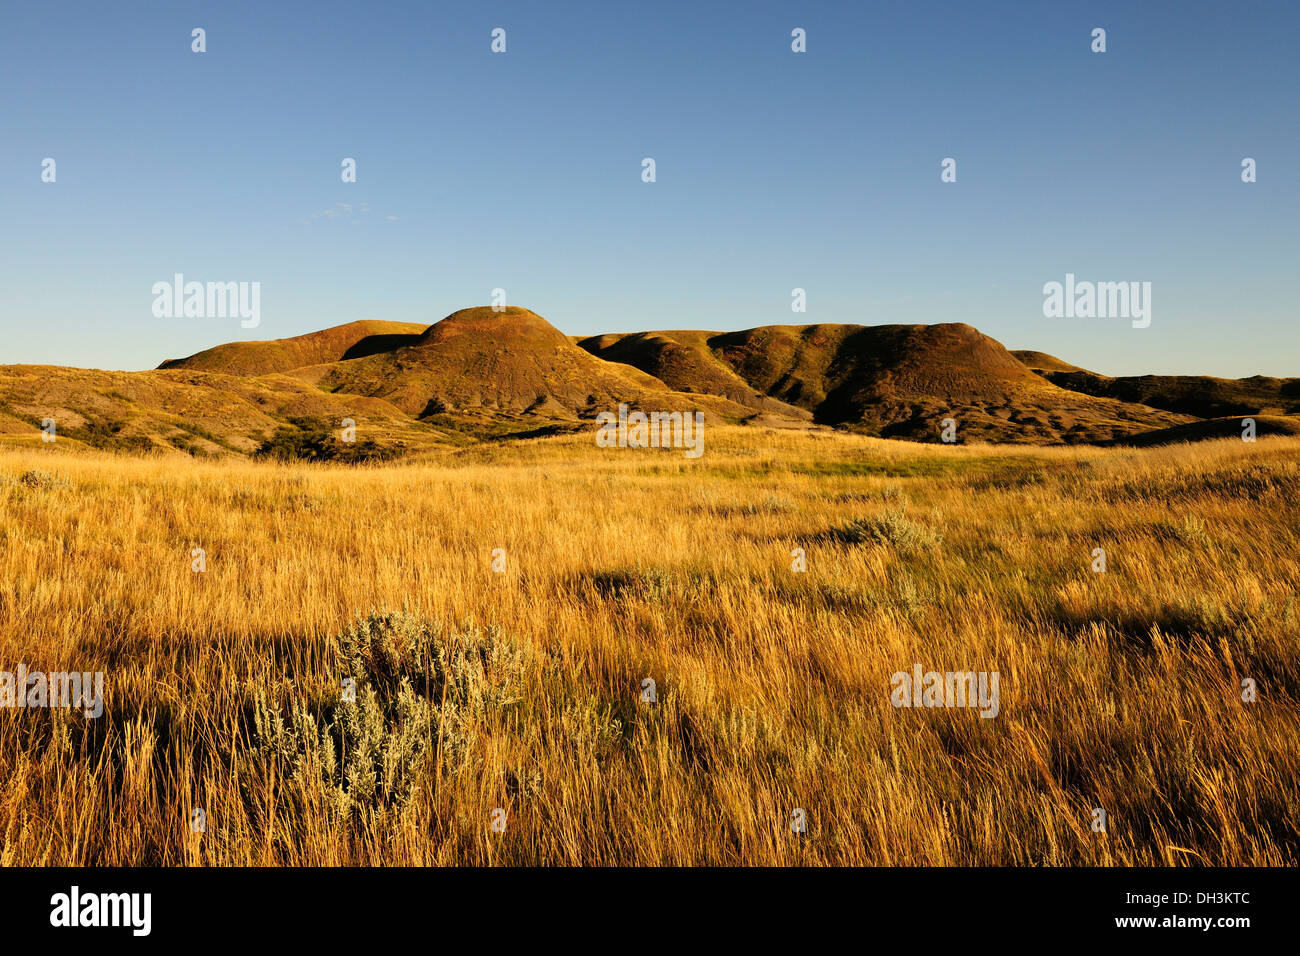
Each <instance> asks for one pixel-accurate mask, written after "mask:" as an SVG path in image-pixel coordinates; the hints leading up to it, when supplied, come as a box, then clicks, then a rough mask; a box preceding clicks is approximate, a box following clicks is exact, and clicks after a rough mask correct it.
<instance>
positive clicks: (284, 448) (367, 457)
mask: <svg viewBox="0 0 1300 956" xmlns="http://www.w3.org/2000/svg"><path fill="white" fill-rule="evenodd" d="M292 422H293V424H291V425H287V426H284V427H282V428H280V429H278V430H277V431H276V432H275V434H274V435H272V436H271V437H270V438H268V439H266V440H265V441H264V442H262V445H261V447H259V448H258V449H257V451H256V452H254V455H256V456H257V457H259V458H272V459H275V460H276V461H319V462H326V461H328V462H339V463H341V464H345V465H358V464H364V463H368V462H381V461H391V460H392V459H394V458H399V457H401V456H402V455H404V454H405V453H406V448H405V446H403V445H401V444H396V445H380V444H379V443H378V442H376V441H374V440H373V439H370V438H367V439H365V440H363V441H355V442H345V441H342V440H341V439H340V438H338V437H337V436H336V435H334V433H333V432H332V431H331V430H330V427H329V425H328V424H326V423H325V422H323V421H320V420H319V419H312V418H295V419H293V420H292Z"/></svg>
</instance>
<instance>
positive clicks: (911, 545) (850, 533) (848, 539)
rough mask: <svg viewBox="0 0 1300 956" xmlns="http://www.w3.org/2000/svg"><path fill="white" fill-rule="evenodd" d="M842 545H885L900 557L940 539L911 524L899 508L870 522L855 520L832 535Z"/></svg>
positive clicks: (926, 529)
mask: <svg viewBox="0 0 1300 956" xmlns="http://www.w3.org/2000/svg"><path fill="white" fill-rule="evenodd" d="M832 536H833V537H834V538H836V539H837V540H839V541H842V542H844V543H846V544H887V545H890V546H891V547H893V549H894V550H895V551H897V552H899V553H900V554H912V553H915V552H917V551H922V550H925V549H927V548H933V547H935V546H936V545H938V544H939V543H940V542H941V541H942V540H943V535H942V534H941V533H940V532H938V531H935V530H934V529H932V528H927V527H926V526H925V525H923V524H920V523H918V522H916V521H913V520H912V519H911V518H909V517H908V516H907V512H906V511H905V510H904V509H903V508H886V509H885V510H884V511H882V512H881V513H880V514H878V515H875V516H874V517H871V518H859V519H857V520H855V521H851V522H849V523H848V524H847V525H845V526H844V527H842V528H839V529H837V530H836V531H834V532H832Z"/></svg>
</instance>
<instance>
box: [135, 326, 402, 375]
mask: <svg viewBox="0 0 1300 956" xmlns="http://www.w3.org/2000/svg"><path fill="white" fill-rule="evenodd" d="M427 328H428V326H427V325H417V324H414V323H411V322H381V321H378V320H376V319H362V320H360V321H358V322H348V323H347V324H346V325H336V326H334V327H333V328H329V329H322V330H321V331H319V332H309V333H307V334H306V335H295V336H293V337H292V338H287V339H271V340H269V341H265V342H229V343H226V344H225V345H218V346H216V347H214V348H210V349H204V350H203V351H202V352H196V353H195V354H193V355H190V356H188V357H186V358H181V359H168V360H167V361H165V362H163V363H162V364H161V365H159V366H158V368H159V369H176V368H183V369H195V370H197V371H204V372H225V373H227V374H229V375H268V374H270V373H272V372H287V371H289V370H290V369H295V368H302V367H303V366H304V365H320V364H321V363H324V362H341V361H344V360H346V359H353V358H361V357H364V356H367V355H374V354H376V353H378V352H387V351H390V350H392V349H395V348H398V347H400V346H402V345H408V344H410V343H411V342H413V341H415V340H416V339H417V338H419V337H420V335H421V334H422V333H423V332H424V330H425V329H427Z"/></svg>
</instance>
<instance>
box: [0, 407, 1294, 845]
mask: <svg viewBox="0 0 1300 956" xmlns="http://www.w3.org/2000/svg"><path fill="white" fill-rule="evenodd" d="M707 437H708V444H707V446H706V450H705V453H704V455H703V457H702V458H700V459H698V460H689V459H686V458H685V456H684V455H683V453H682V452H681V451H680V450H678V451H673V450H657V449H599V448H596V447H594V444H593V442H592V441H591V438H590V436H589V435H588V436H583V437H581V438H578V437H566V438H552V439H540V440H536V441H528V442H518V443H513V444H508V445H506V444H502V445H490V446H488V445H483V446H475V447H472V448H468V449H460V450H457V451H449V452H446V453H441V454H440V455H438V456H436V457H430V458H427V459H425V460H422V461H419V462H414V463H411V462H407V463H396V464H388V465H383V466H376V467H343V466H311V465H275V464H264V463H250V462H246V461H243V460H227V461H220V462H205V461H191V460H188V459H183V458H180V457H178V456H173V457H168V458H161V457H145V458H132V457H114V456H112V455H108V454H100V453H89V452H84V451H73V450H71V449H64V448H62V447H60V446H59V445H52V446H42V447H28V448H15V447H12V446H11V447H9V448H7V449H5V450H3V451H0V519H2V523H0V670H4V671H10V672H13V671H16V670H17V668H18V665H20V664H25V665H26V667H27V668H28V669H30V670H39V671H45V672H53V671H61V670H67V671H71V670H76V671H85V672H89V671H103V673H104V696H105V706H104V712H103V715H102V716H101V717H99V718H97V719H87V718H85V717H83V716H82V715H81V714H80V713H77V712H74V711H71V710H68V709H63V708H49V709H27V708H23V709H19V708H13V709H0V780H3V781H4V786H3V788H2V789H0V862H2V863H4V864H9V865H30V864H62V865H81V864H95V865H119V864H145V865H148V864H161V865H177V864H189V865H230V864H252V865H318V864H324V865H340V864H341V865H350V864H417V865H422V864H472V865H485V864H594V865H605V864H742V865H749V864H809V865H824V864H850V865H853V864H868V865H908V864H922V865H924V864H929V865H956V864H975V865H983V864H1030V865H1037V864H1046V865H1132V864H1142V865H1200V864H1206V865H1211V864H1218V865H1232V864H1248V865H1295V864H1296V863H1297V862H1298V861H1300V794H1298V793H1297V790H1298V788H1297V784H1296V781H1297V779H1300V677H1298V675H1297V666H1296V665H1297V648H1298V646H1300V640H1298V639H1300V607H1297V593H1298V592H1300V557H1298V556H1300V439H1292V438H1269V439H1261V440H1260V441H1258V442H1256V443H1253V444H1247V443H1244V442H1241V441H1234V440H1227V441H1218V442H1207V443H1202V444H1198V445H1184V446H1177V447H1167V448H1155V449H1143V450H1121V449H1100V448H1082V447H1075V448H1038V449H1028V448H1007V447H990V446H983V447H981V446H969V447H945V446H921V445H913V444H906V443H899V442H887V441H879V440H873V439H869V438H860V437H854V436H848V435H841V434H832V433H816V432H813V433H798V432H775V431H766V430H759V429H755V428H748V429H745V428H735V429H722V428H719V429H714V430H711V431H710V432H709V434H708V436H707ZM1097 548H1101V549H1104V552H1105V556H1104V557H1105V570H1104V571H1099V570H1094V568H1095V567H1097V560H1098V559H1097V557H1096V555H1095V554H1094V549H1097ZM195 549H202V552H201V554H197V553H196V551H195ZM498 549H499V550H498ZM795 549H802V559H803V562H804V563H806V570H802V571H799V570H795V568H796V566H797V565H798V564H799V561H800V555H799V553H798V552H796V551H795ZM494 552H495V553H494ZM199 565H201V566H202V567H203V568H204V570H201V571H196V570H194V568H195V567H196V566H199ZM915 664H919V665H921V667H922V668H923V669H924V670H926V671H931V670H933V671H939V672H944V671H988V672H994V671H996V672H997V673H998V674H999V675H1000V701H999V707H998V712H997V715H996V716H995V717H990V718H984V717H981V716H980V713H979V711H977V710H974V709H969V708H944V707H935V708H901V707H898V708H896V707H895V706H893V705H892V704H891V690H892V684H891V677H892V675H893V674H895V673H896V672H899V671H903V672H909V673H910V672H911V670H912V668H913V665H915ZM345 678H346V679H348V680H350V681H352V682H353V683H354V686H355V689H356V696H355V700H351V699H348V696H349V695H348V694H347V693H346V692H345V690H344V689H343V684H344V683H345V681H344V679H345ZM646 678H649V679H650V680H652V681H653V682H654V683H653V689H654V700H653V701H649V700H643V699H642V698H643V697H644V696H648V688H649V686H650V685H649V684H646V683H644V681H645V679H646ZM1243 682H1245V683H1246V686H1251V685H1252V683H1253V686H1254V687H1255V688H1256V693H1257V699H1255V700H1254V701H1253V702H1251V701H1245V700H1243V694H1244V693H1245V692H1244V691H1243ZM1245 696H1250V695H1249V694H1248V693H1245ZM194 808H200V809H202V810H203V812H204V814H205V817H204V827H203V832H201V833H198V832H195V831H194V827H193V826H192V818H191V814H192V812H193V809H194ZM1098 809H1101V810H1104V811H1105V814H1106V817H1105V820H1106V825H1105V832H1099V830H1098V828H1097V827H1096V825H1095V821H1096V820H1097V819H1098V817H1097V814H1096V813H1095V811H1096V810H1098ZM797 810H801V811H803V813H802V816H801V817H800V816H799V815H798V814H796V812H795V811H797ZM499 811H504V813H501V812H499ZM795 818H798V819H802V820H803V821H805V822H806V832H803V833H796V832H792V826H791V822H792V819H795ZM494 823H496V824H497V827H498V829H499V828H500V826H501V825H502V824H503V825H504V831H503V832H494V829H493V824H494Z"/></svg>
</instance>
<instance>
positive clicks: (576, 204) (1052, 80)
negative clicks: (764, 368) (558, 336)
mask: <svg viewBox="0 0 1300 956" xmlns="http://www.w3.org/2000/svg"><path fill="white" fill-rule="evenodd" d="M498 26H499V27H503V28H504V29H505V30H506V31H507V52H506V53H505V54H503V55H495V54H493V53H491V52H490V49H489V45H490V41H491V37H490V33H491V30H492V29H493V28H494V27H498ZM194 27H203V28H204V29H205V30H206V31H207V52H206V53H203V54H196V53H192V52H191V51H190V43H191V41H190V31H191V29H192V28H194ZM794 27H803V28H804V29H806V30H807V35H808V52H807V53H805V54H794V53H792V52H791V51H790V31H791V30H792V29H793V28H794ZM1094 27H1104V28H1105V29H1106V30H1107V45H1108V51H1107V52H1106V53H1104V54H1094V53H1092V52H1091V51H1090V49H1089V46H1090V33H1091V30H1092V29H1093V28H1094ZM1298 63H1300V4H1296V3H1294V2H1289V0H1288V2H1276V3H1262V2H1252V0H1239V2H1223V3H1207V2H1173V0H1170V2H1143V3H1134V2H1131V0H1123V2H1111V3H1082V2H1078V3H1075V2H1050V3H1047V2H1022V3H976V2H968V0H959V2H947V3H936V2H926V3H919V2H914V0H909V2H872V3H864V2H857V0H855V2H847V0H846V2H839V3H824V2H798V3H774V2H761V0H760V2H746V3H710V2H707V0H701V2H676V0H673V2H668V0H656V2H650V3H631V2H627V3H624V2H612V0H602V2H582V3H579V2H547V3H539V2H536V0H527V2H518V3H492V2H438V3H433V2H410V3H379V2H376V3H362V2H356V3H351V2H349V3H338V2H331V0H325V2H317V0H313V2H311V3H307V2H300V3H290V2H283V3H281V2H266V0H261V2H244V0H234V2H232V0H222V2H216V0H208V2H194V0H179V2H177V0H172V2H166V3H163V2H151V0H131V2H113V3H105V2H102V0H96V2H93V3H91V2H87V3H31V4H20V3H17V2H10V3H7V4H6V5H5V11H4V17H3V22H2V23H0V131H2V132H0V183H3V189H2V191H0V196H2V197H3V207H2V208H3V214H2V217H0V332H2V333H3V335H2V336H0V343H2V344H0V364H4V363H20V362H21V363H50V364H61V365H78V366H91V367H102V368H123V369H137V368H146V367H152V366H154V365H156V364H157V363H158V362H159V361H161V360H162V359H164V358H171V357H177V356H180V355H185V354H189V353H191V352H194V351H197V350H199V349H201V348H206V347H208V346H211V345H215V344H217V343H219V342H223V341H230V340H235V339H240V338H250V337H252V338H277V337H282V336H288V335H296V334H299V333H303V332H308V331H312V330H315V329H319V328H324V327H326V326H330V325H336V324H339V323H342V322H348V321H352V320H354V319H360V318H383V319H392V320H397V321H408V322H423V323H430V322H434V321H436V320H438V319H440V318H442V317H443V316H444V315H446V314H448V313H450V312H452V311H454V310H456V309H458V308H462V307H465V306H469V305H481V304H487V303H488V302H489V298H490V294H491V290H492V289H493V288H496V287H503V288H505V289H506V290H507V294H508V300H509V302H510V303H511V304H514V305H522V306H526V307H528V308H531V309H533V310H534V311H536V312H538V313H540V314H541V315H543V316H545V317H546V318H548V319H549V320H550V321H551V322H552V323H554V324H555V325H557V326H558V327H559V328H560V329H562V330H563V331H565V332H566V333H569V334H592V333H596V332H611V331H629V330H640V329H657V328H669V329H671V328H707V329H718V330H729V329H739V328H748V327H751V326H755V325H766V324H773V323H803V322H858V323H866V324H876V323H888V322H948V321H961V322H968V323H970V324H972V325H974V326H976V327H977V328H979V329H981V330H982V331H984V332H986V333H988V334H989V335H992V336H993V337H995V338H997V339H999V340H1000V341H1001V342H1003V343H1004V344H1005V345H1006V346H1007V347H1008V348H1036V349H1042V350H1044V351H1048V352H1052V353H1054V354H1057V355H1060V356H1061V357H1063V358H1066V359H1068V360H1069V361H1072V362H1075V363H1077V364H1080V365H1084V366H1086V367H1089V368H1094V369H1096V370H1098V371H1102V372H1107V373H1111V374H1134V373H1140V372H1164V373H1208V374H1218V375H1225V376H1241V375H1250V374H1254V373H1262V374H1271V375H1300V308H1298V307H1297V303H1298V302H1300V298H1298V294H1297V281H1300V215H1298V214H1300V70H1298V69H1297V64H1298ZM47 156H48V157H53V158H54V159H55V160H56V162H57V176H58V179H57V182H56V183H54V184H46V183H42V182H41V179H40V173H41V161H42V159H43V158H45V157H47ZM646 156H650V157H653V158H654V159H655V160H656V163H657V174H658V181H657V182H655V183H653V184H646V183H643V182H642V181H641V160H642V158H643V157H646ZM948 156H951V157H953V158H955V159H956V160H957V164H958V166H957V172H958V177H957V182H956V183H953V184H945V183H941V182H940V180H939V172H940V168H939V164H940V161H941V160H942V159H943V158H944V157H948ZM1246 156H1250V157H1253V158H1254V159H1255V160H1256V161H1257V163H1258V182H1256V183H1253V184H1244V183H1242V182H1241V177H1240V164H1241V160H1242V158H1243V157H1246ZM344 157H354V158H355V159H356V160H357V164H358V182H357V183H355V184H344V183H342V182H341V181H340V177H339V171H340V161H341V160H342V159H343V158H344ZM340 203H344V204H347V205H348V206H350V207H351V212H349V211H348V210H347V209H346V208H345V207H344V206H341V205H339V204H340ZM363 204H365V207H366V209H365V211H364V212H363V211H362V205H363ZM326 210H331V211H333V213H334V214H333V215H322V213H324V212H325V211H326ZM176 272H181V273H184V274H185V276H186V278H187V279H195V280H199V281H208V280H213V281H218V280H219V281H240V280H246V281H253V280H256V281H259V282H261V285H262V304H261V311H262V321H261V326H260V327H259V328H258V329H256V330H253V331H251V332H249V331H245V330H242V329H240V328H239V324H238V321H237V320H232V319H217V318H204V319H194V318H191V319H184V318H175V319H157V318H154V316H153V314H152V310H151V305H152V301H153V297H152V294H151V292H150V289H151V287H152V285H153V283H155V282H158V281H162V280H169V279H170V278H171V276H172V274H173V273H176ZM1067 272H1073V273H1075V274H1076V275H1077V276H1078V277H1079V278H1080V279H1093V280H1116V281H1118V280H1140V281H1149V282H1151V283H1152V307H1153V308H1152V323H1151V326H1150V327H1149V328H1146V329H1133V328H1131V326H1130V324H1129V323H1128V322H1127V321H1124V320H1114V319H1112V320H1104V319H1048V318H1044V317H1043V314H1042V302H1043V294H1042V287H1043V284H1044V283H1045V282H1049V281H1052V280H1056V281H1061V280H1063V279H1064V276H1065V274H1066V273H1067ZM794 287H802V288H805V289H806V290H807V295H808V311H807V313H806V314H805V315H802V316H800V315H795V314H792V313H791V311H790V290H791V289H792V288H794Z"/></svg>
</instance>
